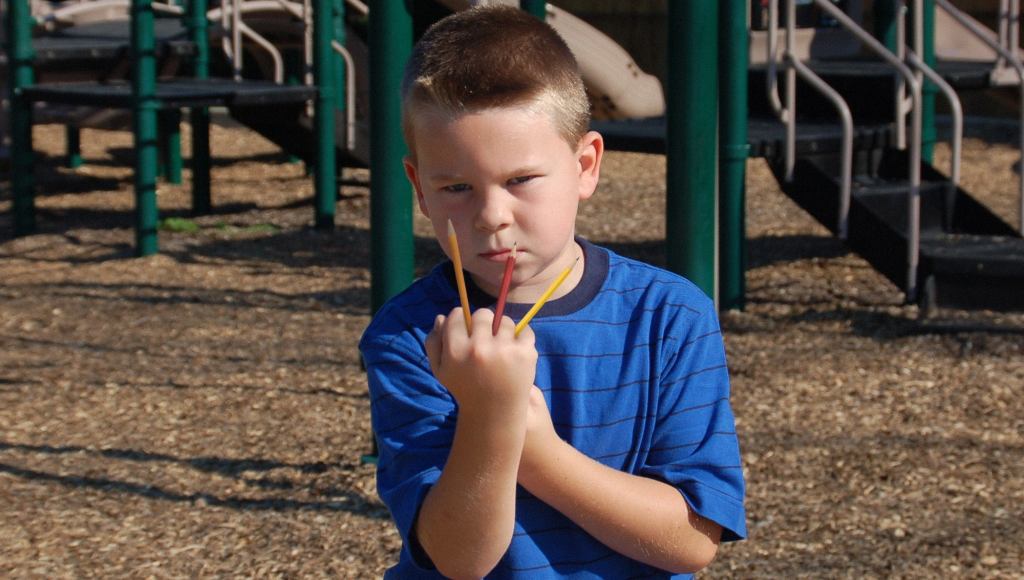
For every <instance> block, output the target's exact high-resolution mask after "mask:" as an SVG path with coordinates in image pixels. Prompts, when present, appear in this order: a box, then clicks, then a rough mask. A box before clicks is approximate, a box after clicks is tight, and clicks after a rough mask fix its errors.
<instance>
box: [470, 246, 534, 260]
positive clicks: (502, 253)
mask: <svg viewBox="0 0 1024 580" xmlns="http://www.w3.org/2000/svg"><path fill="white" fill-rule="evenodd" d="M511 251H512V249H511V248H505V249H502V250H493V251H489V252H480V253H479V254H478V255H479V256H480V257H481V258H483V259H485V260H494V261H504V260H505V259H506V258H508V256H509V253H510V252H511ZM516 251H518V252H522V251H523V250H522V248H517V250H516Z"/></svg>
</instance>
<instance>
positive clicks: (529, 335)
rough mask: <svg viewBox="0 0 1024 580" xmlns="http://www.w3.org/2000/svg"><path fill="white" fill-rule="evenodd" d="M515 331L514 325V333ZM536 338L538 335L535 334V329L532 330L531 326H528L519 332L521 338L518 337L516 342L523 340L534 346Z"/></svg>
mask: <svg viewBox="0 0 1024 580" xmlns="http://www.w3.org/2000/svg"><path fill="white" fill-rule="evenodd" d="M514 331H515V327H514V325H513V332H514ZM536 338H537V337H536V335H534V334H533V329H532V328H530V325H529V324H527V325H526V326H524V327H523V329H522V330H520V331H519V336H517V337H516V340H522V341H526V342H527V343H528V344H533V343H534V342H535V340H536Z"/></svg>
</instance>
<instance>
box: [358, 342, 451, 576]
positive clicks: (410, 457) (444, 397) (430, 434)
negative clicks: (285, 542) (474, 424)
mask: <svg viewBox="0 0 1024 580" xmlns="http://www.w3.org/2000/svg"><path fill="white" fill-rule="evenodd" d="M413 342H414V341H413V340H412V339H411V338H407V339H406V340H404V341H391V342H385V341H371V342H366V343H364V344H363V345H361V346H362V352H363V360H364V362H365V364H366V370H367V377H368V380H369V385H370V397H371V400H370V409H371V415H372V423H373V430H374V435H375V436H376V439H377V446H378V463H377V492H378V493H379V494H380V497H381V499H382V500H383V501H384V503H385V504H386V505H387V506H388V509H389V510H390V511H391V516H392V518H393V519H394V521H395V525H396V527H397V528H398V531H399V534H401V536H402V541H403V551H407V552H408V553H406V554H403V555H402V559H403V560H408V561H409V562H410V563H412V564H413V565H415V566H417V567H419V568H421V569H424V570H425V569H426V568H428V567H430V562H429V561H427V559H426V556H425V555H421V554H416V553H413V552H416V551H417V548H416V547H417V546H418V544H417V543H416V542H415V541H413V540H412V532H413V526H414V525H415V522H416V517H417V515H418V513H419V509H420V506H421V505H422V503H423V499H424V498H425V497H426V495H427V492H428V491H429V490H430V488H431V486H433V485H434V483H436V482H437V479H438V478H439V477H440V475H441V469H442V468H443V467H444V464H445V461H446V460H447V459H448V451H449V449H450V448H451V443H452V438H453V437H454V432H455V411H456V406H455V401H454V399H453V398H452V397H451V395H450V394H449V393H448V391H447V390H446V389H445V388H444V387H443V386H442V385H441V384H440V383H438V382H437V380H436V379H435V378H434V375H433V373H432V372H431V371H430V364H429V361H428V360H427V358H426V355H425V353H423V352H422V347H420V349H419V352H416V351H413V350H412V347H414V346H418V345H413V344H405V343H413Z"/></svg>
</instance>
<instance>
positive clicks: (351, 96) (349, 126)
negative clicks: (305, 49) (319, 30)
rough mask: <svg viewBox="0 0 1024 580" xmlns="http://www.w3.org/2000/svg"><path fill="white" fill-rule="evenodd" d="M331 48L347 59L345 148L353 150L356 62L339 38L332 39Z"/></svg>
mask: <svg viewBox="0 0 1024 580" xmlns="http://www.w3.org/2000/svg"><path fill="white" fill-rule="evenodd" d="M331 48H333V49H334V52H336V53H338V54H340V55H341V58H343V59H345V148H346V149H348V150H349V151H352V150H353V149H355V147H356V62H355V59H353V58H352V53H350V52H349V51H348V49H347V48H345V46H344V45H342V44H341V43H340V42H338V41H337V40H332V41H331Z"/></svg>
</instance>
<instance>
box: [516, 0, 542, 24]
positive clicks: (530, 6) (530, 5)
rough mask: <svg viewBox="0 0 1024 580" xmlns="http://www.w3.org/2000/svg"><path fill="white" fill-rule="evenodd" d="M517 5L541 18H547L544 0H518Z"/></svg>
mask: <svg viewBox="0 0 1024 580" xmlns="http://www.w3.org/2000/svg"><path fill="white" fill-rule="evenodd" d="M519 7H520V8H521V9H523V10H526V11H527V12H529V13H530V14H533V15H534V16H536V17H537V18H540V19H541V20H547V17H548V12H547V2H545V1H544V0H519Z"/></svg>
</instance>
